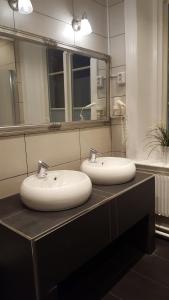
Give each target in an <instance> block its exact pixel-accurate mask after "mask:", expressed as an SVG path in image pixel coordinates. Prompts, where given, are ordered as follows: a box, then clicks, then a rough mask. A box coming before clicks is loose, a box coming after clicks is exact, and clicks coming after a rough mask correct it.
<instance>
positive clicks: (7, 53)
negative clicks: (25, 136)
mask: <svg viewBox="0 0 169 300" xmlns="http://www.w3.org/2000/svg"><path fill="white" fill-rule="evenodd" d="M106 70H107V63H106V61H105V60H104V59H97V58H94V57H90V56H88V55H86V54H85V55H84V54H82V53H77V51H76V53H74V52H73V51H72V50H69V49H65V48H64V50H62V49H61V48H54V47H53V48H52V47H46V46H45V45H43V44H40V43H35V42H30V41H25V40H22V39H19V38H18V39H12V38H4V37H1V38H0V91H1V93H0V126H1V127H3V126H13V125H20V124H23V125H39V124H48V123H50V122H52V123H53V122H71V121H88V120H106V118H107V116H106V102H107V94H106V93H107V80H106V74H107V73H106V72H107V71H106Z"/></svg>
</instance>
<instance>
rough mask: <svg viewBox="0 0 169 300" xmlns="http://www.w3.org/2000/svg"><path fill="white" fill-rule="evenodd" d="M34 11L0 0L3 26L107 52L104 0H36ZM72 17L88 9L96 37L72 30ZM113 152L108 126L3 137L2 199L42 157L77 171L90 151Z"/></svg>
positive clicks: (0, 163)
mask: <svg viewBox="0 0 169 300" xmlns="http://www.w3.org/2000/svg"><path fill="white" fill-rule="evenodd" d="M32 4H33V6H34V13H33V14H31V15H28V16H23V15H20V14H18V13H13V11H12V10H11V9H10V8H9V6H8V2H7V1H6V0H0V26H5V27H10V28H16V29H19V30H24V31H27V32H31V33H34V34H39V35H43V36H46V37H50V38H54V39H56V40H58V41H60V42H65V43H70V44H73V45H78V46H82V47H85V48H89V49H92V50H96V51H99V52H103V53H107V45H108V43H107V41H108V39H107V36H108V31H107V7H106V1H104V0H86V1H83V0H74V1H71V0H48V1H46V0H32ZM73 11H74V14H75V15H77V16H80V15H81V14H82V13H83V12H84V11H86V13H87V15H88V17H89V19H90V21H91V25H92V28H93V33H92V34H91V35H90V36H87V37H85V38H82V37H79V36H75V34H74V32H72V30H71V21H72V16H73ZM90 147H94V148H96V149H98V151H99V152H102V153H105V154H106V155H107V154H111V150H112V149H111V148H112V144H111V128H110V126H103V127H96V128H87V129H81V130H72V131H70V130H68V131H64V132H63V131H62V132H53V133H46V134H32V135H26V136H24V135H23V136H11V137H3V138H2V137H1V138H0V198H3V197H5V196H8V195H11V194H15V193H17V192H18V191H19V187H20V184H21V182H22V180H23V179H24V178H25V177H26V176H27V175H28V174H31V173H32V172H34V171H36V169H37V161H38V160H39V159H41V160H44V161H45V162H47V163H48V164H49V166H50V168H51V169H57V168H59V169H64V168H65V169H69V168H70V169H79V165H80V160H81V159H83V158H85V157H87V156H88V152H89V148H90Z"/></svg>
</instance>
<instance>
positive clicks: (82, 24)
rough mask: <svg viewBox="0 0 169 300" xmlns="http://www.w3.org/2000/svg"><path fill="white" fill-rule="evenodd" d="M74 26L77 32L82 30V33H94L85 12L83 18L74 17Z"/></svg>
mask: <svg viewBox="0 0 169 300" xmlns="http://www.w3.org/2000/svg"><path fill="white" fill-rule="evenodd" d="M72 28H73V30H74V31H75V32H80V33H81V34H82V35H88V34H90V33H92V27H91V25H90V22H89V20H88V18H87V14H86V13H84V14H83V16H82V18H81V19H73V21H72Z"/></svg>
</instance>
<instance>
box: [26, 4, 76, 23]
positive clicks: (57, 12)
mask: <svg viewBox="0 0 169 300" xmlns="http://www.w3.org/2000/svg"><path fill="white" fill-rule="evenodd" d="M32 5H33V7H34V11H36V12H39V13H41V14H45V15H47V16H49V17H53V18H55V19H58V20H62V21H64V22H67V23H70V24H71V22H72V19H73V6H72V1H71V0H47V1H46V0H32Z"/></svg>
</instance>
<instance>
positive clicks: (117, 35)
mask: <svg viewBox="0 0 169 300" xmlns="http://www.w3.org/2000/svg"><path fill="white" fill-rule="evenodd" d="M125 34H126V33H125V32H122V33H118V34H115V35H111V36H110V39H113V38H116V37H119V36H122V35H125Z"/></svg>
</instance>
